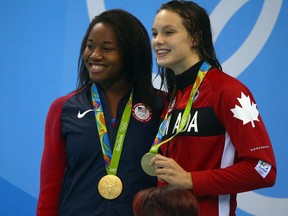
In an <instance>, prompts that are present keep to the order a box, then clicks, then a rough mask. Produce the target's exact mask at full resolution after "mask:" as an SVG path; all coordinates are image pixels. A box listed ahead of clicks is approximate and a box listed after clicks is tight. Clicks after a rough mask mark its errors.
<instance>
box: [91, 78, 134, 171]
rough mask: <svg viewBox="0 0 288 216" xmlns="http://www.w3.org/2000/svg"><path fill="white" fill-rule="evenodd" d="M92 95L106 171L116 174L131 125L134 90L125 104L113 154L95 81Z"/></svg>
mask: <svg viewBox="0 0 288 216" xmlns="http://www.w3.org/2000/svg"><path fill="white" fill-rule="evenodd" d="M91 97H92V103H93V108H94V115H95V120H96V126H97V129H98V134H99V138H100V142H101V148H102V153H103V157H104V161H105V167H106V171H107V173H108V174H110V175H116V173H117V169H118V165H119V160H120V156H121V152H122V147H123V143H124V140H125V135H126V132H127V128H128V125H129V121H130V116H131V110H132V97H133V91H131V94H130V97H129V100H128V102H127V104H126V106H125V109H124V112H123V114H122V117H121V121H120V124H119V128H118V131H117V135H116V141H115V145H114V148H113V154H112V151H111V146H110V141H109V137H108V131H107V127H106V122H105V117H104V112H103V107H102V103H101V99H100V96H99V93H98V89H97V86H96V85H95V83H93V85H92V87H91ZM112 155H113V157H112Z"/></svg>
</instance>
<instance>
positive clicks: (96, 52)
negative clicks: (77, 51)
mask: <svg viewBox="0 0 288 216" xmlns="http://www.w3.org/2000/svg"><path fill="white" fill-rule="evenodd" d="M90 58H91V59H102V53H101V51H100V49H99V48H96V49H94V51H93V52H92V53H91V55H90Z"/></svg>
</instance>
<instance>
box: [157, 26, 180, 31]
mask: <svg viewBox="0 0 288 216" xmlns="http://www.w3.org/2000/svg"><path fill="white" fill-rule="evenodd" d="M165 28H175V26H174V25H165V26H163V27H162V29H165ZM153 30H156V29H155V28H153V27H152V31H153Z"/></svg>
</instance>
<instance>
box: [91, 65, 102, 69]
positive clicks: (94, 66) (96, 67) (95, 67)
mask: <svg viewBox="0 0 288 216" xmlns="http://www.w3.org/2000/svg"><path fill="white" fill-rule="evenodd" d="M91 68H92V69H94V70H101V69H103V66H102V65H94V64H92V65H91Z"/></svg>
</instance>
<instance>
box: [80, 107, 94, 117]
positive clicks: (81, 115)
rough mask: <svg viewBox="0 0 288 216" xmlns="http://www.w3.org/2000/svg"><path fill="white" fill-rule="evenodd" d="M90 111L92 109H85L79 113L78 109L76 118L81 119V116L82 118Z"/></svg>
mask: <svg viewBox="0 0 288 216" xmlns="http://www.w3.org/2000/svg"><path fill="white" fill-rule="evenodd" d="M91 111H94V109H89V110H86V111H85V112H83V113H81V112H80V110H79V112H78V115H77V118H79V119H81V118H83V117H84V116H85V115H86V114H87V113H88V112H91Z"/></svg>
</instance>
